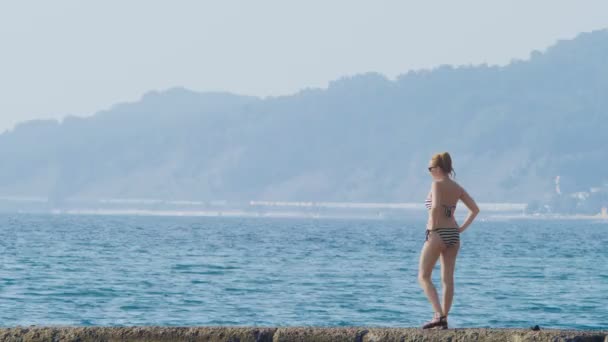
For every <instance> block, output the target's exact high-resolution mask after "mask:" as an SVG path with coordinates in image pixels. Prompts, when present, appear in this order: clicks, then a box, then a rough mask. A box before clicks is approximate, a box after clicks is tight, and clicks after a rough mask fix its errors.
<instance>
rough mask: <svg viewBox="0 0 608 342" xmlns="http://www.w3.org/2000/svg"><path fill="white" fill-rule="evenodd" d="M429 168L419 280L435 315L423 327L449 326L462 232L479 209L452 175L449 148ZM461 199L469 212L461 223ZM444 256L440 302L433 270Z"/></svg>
mask: <svg viewBox="0 0 608 342" xmlns="http://www.w3.org/2000/svg"><path fill="white" fill-rule="evenodd" d="M429 172H430V173H431V176H432V177H433V182H432V183H431V191H430V192H429V195H428V197H427V199H426V201H425V205H426V207H427V208H428V209H429V219H428V222H427V225H426V229H427V230H426V240H425V242H424V246H423V247H422V252H421V254H420V268H419V273H418V281H419V282H420V286H421V287H422V289H424V293H425V294H426V296H427V297H428V299H429V301H430V302H431V305H432V306H433V310H434V311H435V315H434V317H433V319H432V320H431V321H429V322H427V323H425V324H424V325H423V326H422V328H423V329H429V328H434V327H439V328H443V329H447V328H448V312H449V311H450V307H451V306H452V298H453V297H454V266H455V264H456V255H457V254H458V249H459V248H460V234H461V233H462V232H464V231H465V230H466V229H467V228H468V227H469V226H470V225H471V223H472V222H473V220H474V219H475V216H477V214H478V213H479V208H478V207H477V204H476V203H475V201H474V200H473V198H471V196H469V194H468V193H467V192H466V191H465V190H464V189H463V188H462V187H461V186H460V185H458V183H456V182H455V181H454V180H452V178H451V177H450V176H453V175H454V169H453V168H452V158H451V157H450V154H449V153H447V152H443V153H438V154H436V155H434V156H433V158H432V159H431V161H430V162H429ZM458 200H462V202H464V204H465V205H466V206H467V208H469V211H470V212H469V215H468V216H467V218H466V219H465V221H464V223H463V224H462V225H461V226H460V227H459V226H458V223H457V222H456V219H455V218H454V211H455V210H456V203H457V202H458ZM440 256H441V282H442V286H443V303H442V304H440V303H439V297H438V295H437V290H436V289H435V286H433V282H432V281H431V273H432V271H433V268H434V267H435V263H436V262H437V259H438V258H439V257H440Z"/></svg>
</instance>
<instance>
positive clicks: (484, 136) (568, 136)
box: [0, 30, 608, 202]
mask: <svg viewBox="0 0 608 342" xmlns="http://www.w3.org/2000/svg"><path fill="white" fill-rule="evenodd" d="M606 61H608V30H601V31H594V32H591V33H583V34H581V35H579V36H578V37H576V38H575V39H572V40H564V41H559V42H557V43H556V44H554V45H553V46H551V47H549V48H548V49H547V50H546V51H542V52H541V51H534V52H532V53H531V55H530V57H529V59H527V60H516V61H512V62H511V63H510V64H508V65H506V66H488V65H475V66H457V67H454V66H448V65H445V66H440V67H438V68H435V69H432V70H419V71H412V72H408V73H406V74H403V75H400V76H399V77H397V78H396V79H395V80H389V79H387V78H386V77H384V76H382V75H380V74H377V73H365V74H361V75H355V76H349V77H344V78H341V79H338V80H335V81H332V82H330V83H329V85H328V87H327V89H304V90H302V91H300V92H298V93H296V94H293V95H289V96H279V97H268V98H263V99H262V98H257V97H250V96H240V95H234V94H229V93H198V92H193V91H190V90H187V89H183V88H174V89H169V90H167V91H162V92H150V93H147V94H145V95H144V96H143V97H142V98H141V99H140V100H139V101H137V102H134V103H122V104H117V105H115V106H113V107H112V108H110V109H108V110H104V111H101V112H99V113H97V114H95V115H94V116H92V117H87V118H80V117H68V118H65V119H64V120H62V121H61V122H59V121H53V120H48V121H29V122H24V123H22V124H20V125H18V126H17V127H15V128H14V129H13V130H11V131H7V132H5V133H3V134H2V135H0V160H2V161H3V163H2V168H0V196H37V197H49V198H51V199H53V200H54V201H63V200H67V199H74V198H87V199H95V198H160V199H174V200H175V199H180V200H214V199H226V200H250V199H260V200H306V201H308V200H312V201H317V200H323V201H422V200H423V198H424V196H425V195H426V193H427V191H428V189H429V186H430V183H429V181H430V179H429V175H428V171H427V170H426V166H427V163H428V160H429V158H430V157H431V155H432V154H433V153H436V152H442V151H449V152H450V153H451V154H452V157H453V160H454V167H455V169H456V176H457V178H456V180H457V181H458V182H460V184H462V185H463V186H465V187H466V188H467V189H468V190H469V192H470V193H471V194H472V195H473V197H474V198H476V199H477V200H478V201H497V202H508V201H512V202H522V201H529V200H533V199H537V198H541V197H543V196H546V195H547V194H550V193H552V192H554V187H555V184H554V179H555V177H556V176H558V175H559V176H560V179H561V190H562V191H568V192H575V191H583V190H586V189H588V188H590V187H594V186H599V185H602V184H605V183H606V182H608V172H607V170H608V150H607V146H608V132H607V129H608V124H607V123H606V120H607V119H608V96H607V95H608V63H606Z"/></svg>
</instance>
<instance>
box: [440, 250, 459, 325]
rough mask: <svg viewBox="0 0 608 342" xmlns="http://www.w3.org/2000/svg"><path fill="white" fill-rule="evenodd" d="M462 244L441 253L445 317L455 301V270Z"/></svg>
mask: <svg viewBox="0 0 608 342" xmlns="http://www.w3.org/2000/svg"><path fill="white" fill-rule="evenodd" d="M459 249H460V242H457V243H456V244H454V245H452V246H451V247H448V248H444V249H443V250H442V251H441V286H442V289H443V305H442V308H443V315H444V316H447V315H448V312H450V308H451V307H452V300H453V299H454V269H455V268H456V256H457V255H458V250H459Z"/></svg>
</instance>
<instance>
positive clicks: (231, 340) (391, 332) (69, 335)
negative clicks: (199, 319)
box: [0, 326, 608, 342]
mask: <svg viewBox="0 0 608 342" xmlns="http://www.w3.org/2000/svg"><path fill="white" fill-rule="evenodd" d="M0 341H20V342H28V341H82V342H84V341H159V342H160V341H208V342H224V341H226V342H237V341H238V342H249V341H251V342H264V341H273V342H279V341H285V342H292V341H293V342H296V341H298V342H304V341H315V342H317V341H319V342H324V341H337V342H342V341H353V342H374V341H395V342H401V341H450V342H457V341H501V342H503V341H511V342H519V341H536V342H542V341H547V342H548V341H551V342H556V341H589V342H591V341H593V342H596V341H597V342H608V331H606V330H603V331H599V330H598V331H593V330H591V331H584V330H553V329H551V330H540V331H532V330H530V329H448V330H430V331H429V330H426V331H423V330H421V329H417V328H371V327H370V328H366V327H344V328H329V327H285V328H273V327H221V326H210V327H173V328H172V327H15V328H3V329H0Z"/></svg>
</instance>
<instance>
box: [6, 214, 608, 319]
mask: <svg viewBox="0 0 608 342" xmlns="http://www.w3.org/2000/svg"><path fill="white" fill-rule="evenodd" d="M425 218H426V217H422V216H421V218H420V219H416V218H408V219H343V218H276V217H275V218H255V217H248V218H243V217H171V216H162V217H158V216H136V215H132V216H129V215H124V216H120V215H65V214H61V215H53V214H2V215H0V234H1V235H0V236H1V238H0V326H3V327H13V326H30V325H44V326H53V325H71V326H133V325H139V326H150V325H162V326H218V325H221V326H272V327H278V326H280V327H287V326H323V327H344V326H367V327H419V326H420V325H421V324H423V323H424V322H425V321H427V320H429V319H431V318H432V314H433V312H432V309H431V305H430V303H429V302H428V300H427V299H426V297H425V296H424V293H423V291H422V289H421V288H420V286H419V284H418V280H417V274H418V263H419V256H420V250H421V248H422V246H423V244H424V238H425V231H424V230H425ZM461 240H462V243H461V248H460V251H459V254H458V257H457V263H456V271H455V295H454V302H453V306H452V309H451V311H450V314H449V321H450V327H456V328H472V327H493V328H497V327H499V328H502V327H517V328H528V327H531V326H534V325H539V326H540V327H541V328H560V329H606V328H608V223H607V222H606V221H593V220H521V219H519V220H477V221H475V222H474V223H473V225H472V226H470V228H469V229H468V230H466V231H465V232H464V233H463V234H462V235H461ZM433 282H434V283H435V285H436V286H437V288H438V291H439V294H440V295H441V280H440V263H439V262H438V264H437V266H436V268H435V269H434V272H433Z"/></svg>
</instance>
